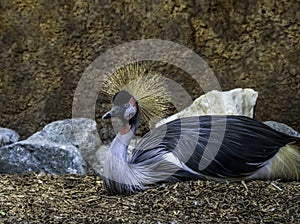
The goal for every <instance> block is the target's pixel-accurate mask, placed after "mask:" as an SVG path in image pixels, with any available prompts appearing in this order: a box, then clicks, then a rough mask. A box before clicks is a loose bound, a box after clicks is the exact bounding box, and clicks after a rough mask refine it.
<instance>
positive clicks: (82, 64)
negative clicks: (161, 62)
mask: <svg viewBox="0 0 300 224" xmlns="http://www.w3.org/2000/svg"><path fill="white" fill-rule="evenodd" d="M299 19H300V3H299V1H297V0H293V1H269V0H266V1H252V0H251V1H250V0H246V1H229V0H222V1H221V0H220V1H212V2H211V1H209V0H201V1H200V0H199V1H171V0H166V1H160V0H154V1H153V0H146V1H144V0H140V1H134V0H127V1H123V0H118V1H110V0H92V1H88V2H87V1H83V0H55V1H54V0H40V1H39V0H1V2H0V54H1V61H0V96H1V100H0V126H2V127H7V128H12V129H15V130H17V131H18V132H19V133H20V135H21V136H22V137H23V138H24V137H27V136H29V135H30V134H32V133H33V132H35V131H37V130H39V129H41V127H42V126H44V125H45V124H47V123H49V122H51V121H54V120H58V119H64V118H69V117H71V115H72V113H71V110H72V98H73V95H74V91H75V88H76V85H77V82H78V81H79V79H80V77H81V75H82V73H83V71H84V70H85V69H86V67H87V66H88V65H89V64H90V63H91V62H92V61H93V60H94V59H96V58H97V57H98V56H99V55H100V54H101V53H103V52H105V51H106V50H107V49H110V48H112V47H114V46H117V45H119V44H122V43H126V42H128V41H131V40H138V39H141V38H159V39H166V40H171V41H174V42H177V43H179V44H183V45H185V46H187V47H189V48H191V49H192V50H194V51H195V52H196V53H198V54H199V55H200V56H201V57H202V58H203V59H204V60H205V61H206V62H207V63H208V65H209V66H210V67H211V68H212V69H213V71H214V72H215V74H216V76H217V78H218V79H219V81H220V84H221V87H222V89H223V90H228V89H232V88H236V87H250V88H254V89H255V90H257V91H258V92H259V100H258V104H257V107H256V118H258V119H260V120H270V119H271V120H276V121H279V122H284V123H286V124H288V125H290V126H292V127H293V128H295V129H297V130H298V131H299V130H300V116H299V115H300V106H299V102H300V71H299V70H300V69H299V68H300V66H299V65H300V47H299V41H300V27H299ZM159 69H160V70H161V72H164V73H166V74H169V75H171V76H172V74H176V75H173V76H174V78H176V81H178V82H182V83H183V84H184V86H185V87H186V88H188V89H189V92H191V94H193V97H197V96H198V95H199V94H200V93H201V92H200V91H193V90H194V88H195V87H194V86H193V85H192V84H193V82H192V81H188V80H187V79H186V78H185V76H184V74H182V73H180V72H178V71H176V72H173V71H172V69H174V68H170V67H168V66H164V67H162V68H159ZM186 80H187V81H186ZM184 82H185V83H184ZM103 100H105V99H101V96H100V97H99V102H100V104H101V102H102V101H103ZM106 102H107V99H106ZM101 108H102V107H101V106H99V108H98V110H97V114H96V116H97V117H99V115H100V114H101V113H102V112H103V111H102V109H101ZM100 125H101V123H100Z"/></svg>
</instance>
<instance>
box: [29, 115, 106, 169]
mask: <svg viewBox="0 0 300 224" xmlns="http://www.w3.org/2000/svg"><path fill="white" fill-rule="evenodd" d="M27 140H28V141H34V142H37V141H38V142H39V141H42V142H45V141H46V142H54V143H59V144H63V145H72V146H75V147H77V148H78V149H79V150H80V151H81V154H82V156H83V157H84V158H85V160H86V161H87V162H88V163H89V164H91V165H92V166H93V164H94V163H95V162H96V158H95V153H96V151H97V150H98V148H99V147H100V146H101V140H100V137H99V135H98V131H97V124H96V122H95V121H94V120H91V119H88V118H73V119H65V120H60V121H55V122H52V123H50V124H48V125H46V126H45V127H44V128H43V129H42V130H41V131H39V132H37V133H35V134H33V135H32V136H30V137H29V138H28V139H27Z"/></svg>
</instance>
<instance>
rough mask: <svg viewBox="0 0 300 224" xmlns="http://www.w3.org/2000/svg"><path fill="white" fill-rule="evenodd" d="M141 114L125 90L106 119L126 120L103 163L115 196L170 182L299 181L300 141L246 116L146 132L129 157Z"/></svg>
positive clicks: (183, 122)
mask: <svg viewBox="0 0 300 224" xmlns="http://www.w3.org/2000/svg"><path fill="white" fill-rule="evenodd" d="M140 111H141V108H140V105H139V102H138V101H137V100H136V98H135V97H134V96H133V95H131V94H130V93H129V92H128V91H125V90H121V91H119V92H118V93H116V94H115V95H114V97H113V107H112V109H111V110H110V111H109V112H107V113H106V114H104V115H103V117H102V118H103V119H107V118H118V119H119V120H121V121H122V125H121V126H120V127H119V130H118V134H117V135H116V137H115V138H114V140H113V141H112V143H111V145H110V149H109V152H108V154H107V156H106V160H105V165H104V174H103V176H104V177H103V179H104V186H105V188H106V190H107V191H108V192H109V193H110V194H132V193H135V192H137V191H139V190H143V189H145V188H147V187H148V186H149V185H152V184H155V183H161V182H167V181H168V182H169V181H184V180H193V179H210V180H243V179H284V180H299V178H300V139H299V138H296V137H291V136H288V135H286V134H283V133H280V132H277V131H275V130H273V129H272V128H270V127H268V126H267V125H265V124H263V123H261V122H258V121H256V120H254V119H251V118H248V117H244V116H234V115H227V116H225V115H224V116H217V115H214V116H209V115H208V116H199V117H186V118H180V119H177V120H174V121H171V122H169V123H166V124H164V125H161V126H160V127H158V128H155V129H152V130H151V131H150V132H149V133H147V134H146V135H145V136H144V137H143V139H142V140H141V141H140V142H139V144H138V145H137V146H136V148H135V149H134V151H133V153H132V156H131V157H130V158H129V159H127V149H128V144H129V141H130V139H131V138H132V137H133V135H134V133H135V131H136V129H137V128H138V124H139V117H140ZM220 133H221V134H222V138H220V136H219V135H220Z"/></svg>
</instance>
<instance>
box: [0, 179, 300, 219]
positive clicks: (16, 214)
mask: <svg viewBox="0 0 300 224" xmlns="http://www.w3.org/2000/svg"><path fill="white" fill-rule="evenodd" d="M0 223H7V224H8V223H157V224H158V223H172V224H175V223H300V183H299V182H289V183H284V182H279V181H248V182H235V183H225V182H224V183H217V182H209V181H190V182H182V183H176V184H166V185H159V186H154V187H152V188H150V189H148V190H146V191H144V192H140V193H138V194H135V195H131V196H109V195H108V194H107V193H106V192H105V190H104V188H103V185H102V181H101V179H100V178H99V177H96V176H93V175H89V176H73V175H67V176H54V175H37V174H26V175H2V176H1V179H0Z"/></svg>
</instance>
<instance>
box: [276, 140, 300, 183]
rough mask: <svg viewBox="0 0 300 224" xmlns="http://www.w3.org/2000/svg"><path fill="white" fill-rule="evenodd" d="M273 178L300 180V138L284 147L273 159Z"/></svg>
mask: <svg viewBox="0 0 300 224" xmlns="http://www.w3.org/2000/svg"><path fill="white" fill-rule="evenodd" d="M270 178H271V179H282V180H300V139H299V138H295V141H293V142H291V143H290V144H287V145H286V146H284V147H282V148H281V149H280V150H279V152H278V153H277V154H276V155H275V156H274V157H273V159H272V168H271V174H270Z"/></svg>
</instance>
